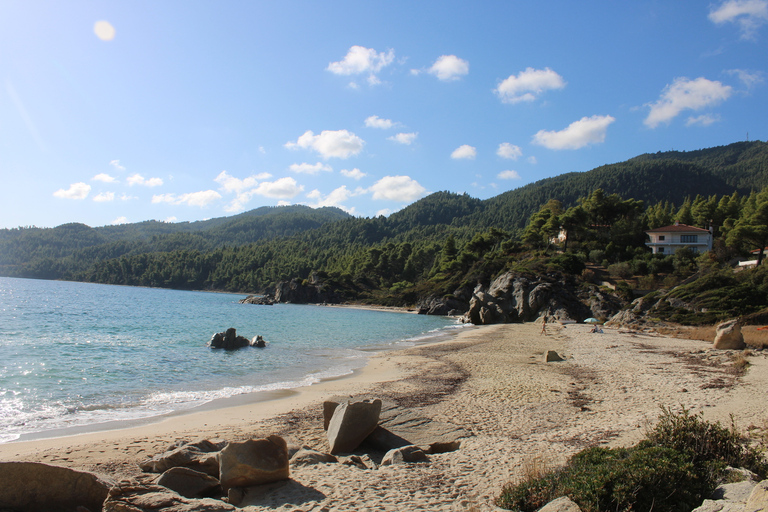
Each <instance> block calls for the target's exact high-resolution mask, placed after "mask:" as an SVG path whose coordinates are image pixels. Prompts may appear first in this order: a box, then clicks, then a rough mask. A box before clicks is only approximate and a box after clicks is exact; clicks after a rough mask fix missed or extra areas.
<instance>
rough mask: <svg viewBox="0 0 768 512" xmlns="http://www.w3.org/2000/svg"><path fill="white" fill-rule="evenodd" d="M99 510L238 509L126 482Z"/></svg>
mask: <svg viewBox="0 0 768 512" xmlns="http://www.w3.org/2000/svg"><path fill="white" fill-rule="evenodd" d="M53 510H56V509H53ZM93 510H102V509H100V508H96V509H93ZM103 510H104V512H156V511H158V510H172V511H173V512H235V511H237V510H240V509H238V508H237V507H235V506H234V505H230V504H228V503H224V502H223V501H221V500H217V499H212V498H204V499H192V498H185V497H184V496H181V495H180V494H178V493H176V492H174V491H172V490H170V489H168V488H167V487H163V486H161V485H157V484H147V483H140V482H138V481H136V480H129V481H124V482H120V484H118V485H116V486H114V487H112V488H111V489H110V490H109V496H108V497H107V499H106V501H104V508H103Z"/></svg>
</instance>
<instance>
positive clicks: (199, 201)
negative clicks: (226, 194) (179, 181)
mask: <svg viewBox="0 0 768 512" xmlns="http://www.w3.org/2000/svg"><path fill="white" fill-rule="evenodd" d="M219 199H221V194H219V193H218V192H216V191H215V190H201V191H200V192H191V193H189V194H181V195H179V196H177V195H176V194H173V193H170V194H157V195H154V196H152V203H153V204H157V203H168V204H174V205H177V204H186V205H187V206H199V207H200V208H204V207H206V206H208V205H209V204H211V203H213V202H214V201H217V200H219Z"/></svg>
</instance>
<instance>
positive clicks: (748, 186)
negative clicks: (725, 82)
mask: <svg viewBox="0 0 768 512" xmlns="http://www.w3.org/2000/svg"><path fill="white" fill-rule="evenodd" d="M767 185H768V143H766V142H761V141H754V142H737V143H734V144H729V145H727V146H719V147H715V148H708V149H701V150H697V151H688V152H681V151H669V152H660V153H655V154H645V155H640V156H637V157H635V158H632V159H630V160H627V161H626V162H620V163H615V164H609V165H603V166H601V167H598V168H596V169H593V170H591V171H587V172H578V173H577V172H572V173H567V174H562V175H560V176H556V177H554V178H547V179H544V180H540V181H537V182H535V183H531V184H529V185H526V186H524V187H521V188H518V189H515V190H510V191H509V192H505V193H503V194H500V195H498V196H496V197H493V198H491V199H488V200H487V201H485V204H484V206H485V208H484V209H483V211H482V212H477V213H476V214H475V215H473V216H472V217H471V218H469V219H466V220H465V222H466V223H468V224H470V225H482V226H485V225H496V226H498V227H499V228H501V229H515V228H521V227H523V226H524V225H525V223H526V222H527V221H528V219H529V217H530V215H531V214H532V213H533V212H534V211H536V210H537V209H538V208H539V207H540V206H541V205H542V204H544V203H546V202H547V201H548V200H550V199H553V198H554V199H558V200H560V201H561V202H562V203H563V205H564V206H566V207H567V206H572V205H574V204H575V203H576V201H577V200H578V199H579V198H580V197H586V196H588V195H589V194H590V192H592V191H593V190H595V189H598V188H601V189H603V190H604V191H605V192H606V193H607V194H619V195H621V196H622V197H624V198H633V199H638V200H641V201H644V202H645V204H646V205H649V204H652V203H656V202H660V201H661V202H663V201H669V202H671V203H673V204H678V205H679V204H681V203H682V202H683V201H684V200H685V199H686V198H687V197H689V198H691V199H692V198H694V197H696V196H697V195H701V196H703V197H707V196H710V195H727V194H731V193H733V192H734V191H737V192H738V193H739V194H741V195H748V194H749V193H750V192H751V191H753V190H754V191H758V190H761V189H762V188H764V187H765V186H767Z"/></svg>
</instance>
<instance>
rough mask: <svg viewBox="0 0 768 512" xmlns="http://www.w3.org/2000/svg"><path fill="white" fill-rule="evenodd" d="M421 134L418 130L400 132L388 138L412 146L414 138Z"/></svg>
mask: <svg viewBox="0 0 768 512" xmlns="http://www.w3.org/2000/svg"><path fill="white" fill-rule="evenodd" d="M418 136H419V134H418V133H416V132H412V133H398V134H397V135H393V136H391V137H387V140H391V141H394V142H397V143H398V144H405V145H406V146H410V145H411V144H412V143H413V141H414V140H416V137H418Z"/></svg>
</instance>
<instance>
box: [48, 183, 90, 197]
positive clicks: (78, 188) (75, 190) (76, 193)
mask: <svg viewBox="0 0 768 512" xmlns="http://www.w3.org/2000/svg"><path fill="white" fill-rule="evenodd" d="M90 192H91V186H90V185H88V184H87V183H83V182H79V183H73V184H71V185H70V186H69V188H68V189H66V190H64V189H63V188H60V189H59V190H57V191H56V192H54V193H53V196H54V197H59V198H61V199H85V198H86V197H88V194H89V193H90Z"/></svg>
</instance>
